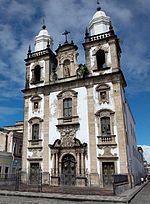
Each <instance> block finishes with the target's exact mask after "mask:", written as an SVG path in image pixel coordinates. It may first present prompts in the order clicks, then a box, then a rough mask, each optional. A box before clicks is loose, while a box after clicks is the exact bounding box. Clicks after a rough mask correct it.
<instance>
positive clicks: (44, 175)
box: [42, 172, 50, 185]
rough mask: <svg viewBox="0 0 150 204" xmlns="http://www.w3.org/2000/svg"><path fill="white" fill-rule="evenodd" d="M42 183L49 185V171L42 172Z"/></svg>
mask: <svg viewBox="0 0 150 204" xmlns="http://www.w3.org/2000/svg"><path fill="white" fill-rule="evenodd" d="M42 184H46V185H50V175H49V172H43V173H42Z"/></svg>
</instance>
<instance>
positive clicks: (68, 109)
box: [63, 98, 72, 118]
mask: <svg viewBox="0 0 150 204" xmlns="http://www.w3.org/2000/svg"><path fill="white" fill-rule="evenodd" d="M63 116H64V118H70V117H72V99H71V98H66V99H64V100H63Z"/></svg>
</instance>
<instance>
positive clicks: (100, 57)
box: [96, 50, 106, 70]
mask: <svg viewBox="0 0 150 204" xmlns="http://www.w3.org/2000/svg"><path fill="white" fill-rule="evenodd" d="M96 60H97V69H98V70H100V69H103V68H105V67H106V64H105V52H104V50H98V51H97V53H96Z"/></svg>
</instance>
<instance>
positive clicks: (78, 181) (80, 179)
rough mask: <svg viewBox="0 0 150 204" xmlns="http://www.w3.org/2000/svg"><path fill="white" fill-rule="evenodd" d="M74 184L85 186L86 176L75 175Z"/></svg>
mask: <svg viewBox="0 0 150 204" xmlns="http://www.w3.org/2000/svg"><path fill="white" fill-rule="evenodd" d="M76 186H80V187H84V186H87V178H86V177H77V178H76Z"/></svg>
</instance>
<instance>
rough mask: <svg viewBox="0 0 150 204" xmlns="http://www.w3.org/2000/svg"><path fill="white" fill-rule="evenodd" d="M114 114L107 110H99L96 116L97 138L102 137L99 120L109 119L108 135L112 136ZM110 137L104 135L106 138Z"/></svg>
mask: <svg viewBox="0 0 150 204" xmlns="http://www.w3.org/2000/svg"><path fill="white" fill-rule="evenodd" d="M114 114H115V113H114V112H113V111H112V110H109V109H101V110H99V111H98V112H97V113H96V114H95V115H96V122H97V126H98V135H99V137H104V135H102V131H101V128H102V127H101V118H103V117H109V118H110V135H114ZM110 135H106V137H110Z"/></svg>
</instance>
